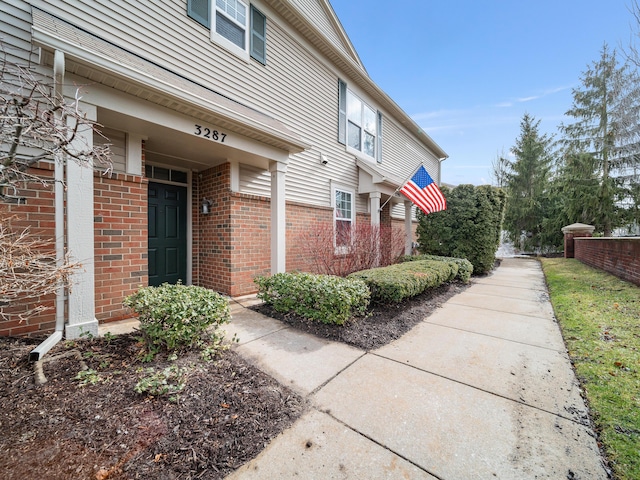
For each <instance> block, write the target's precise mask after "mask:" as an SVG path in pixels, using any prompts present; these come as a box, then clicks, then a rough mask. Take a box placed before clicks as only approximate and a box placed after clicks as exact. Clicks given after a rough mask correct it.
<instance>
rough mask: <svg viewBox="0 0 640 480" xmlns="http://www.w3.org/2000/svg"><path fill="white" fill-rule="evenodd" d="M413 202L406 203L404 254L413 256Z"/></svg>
mask: <svg viewBox="0 0 640 480" xmlns="http://www.w3.org/2000/svg"><path fill="white" fill-rule="evenodd" d="M411 205H412V204H411V202H408V201H406V202H404V233H405V242H404V254H405V255H411V253H413V231H412V229H411V226H412V224H411Z"/></svg>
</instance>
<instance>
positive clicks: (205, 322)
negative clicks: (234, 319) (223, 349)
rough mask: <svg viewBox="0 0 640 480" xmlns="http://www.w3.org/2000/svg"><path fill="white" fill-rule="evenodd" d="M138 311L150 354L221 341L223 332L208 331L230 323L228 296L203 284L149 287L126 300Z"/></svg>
mask: <svg viewBox="0 0 640 480" xmlns="http://www.w3.org/2000/svg"><path fill="white" fill-rule="evenodd" d="M124 305H125V306H126V307H129V308H131V309H132V310H133V311H134V312H135V313H137V314H138V319H139V320H140V331H141V332H142V336H143V339H144V340H145V342H146V343H147V346H148V348H149V353H150V358H152V357H153V355H155V354H156V353H158V352H159V351H161V350H168V351H172V350H177V349H180V348H184V347H192V346H203V345H204V344H209V345H210V344H211V342H214V344H218V345H219V344H221V340H222V337H223V333H220V332H217V331H216V330H215V329H214V330H213V331H207V330H208V329H209V327H210V326H212V325H215V326H216V327H217V326H219V325H222V324H224V323H228V322H229V320H230V318H231V314H230V309H229V303H228V302H227V299H226V298H225V297H223V296H222V295H220V294H219V293H216V292H213V291H211V290H208V289H206V288H203V287H196V286H186V285H182V284H177V285H170V284H168V283H164V284H162V285H161V286H159V287H145V288H141V289H140V290H138V291H137V292H136V293H134V294H133V295H130V296H128V297H127V298H126V299H125V300H124Z"/></svg>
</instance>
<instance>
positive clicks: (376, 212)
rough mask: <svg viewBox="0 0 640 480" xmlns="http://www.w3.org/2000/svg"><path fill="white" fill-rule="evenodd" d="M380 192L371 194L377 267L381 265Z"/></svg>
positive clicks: (370, 204) (370, 205) (372, 225)
mask: <svg viewBox="0 0 640 480" xmlns="http://www.w3.org/2000/svg"><path fill="white" fill-rule="evenodd" d="M381 197H382V194H381V193H380V192H371V193H369V210H370V211H371V231H372V232H373V234H374V235H373V245H372V246H371V248H373V252H374V255H375V262H374V264H375V266H376V267H377V266H379V265H380V257H381V255H380V253H381V252H380V247H381V245H380V233H381V232H380V213H381V212H380V198H381Z"/></svg>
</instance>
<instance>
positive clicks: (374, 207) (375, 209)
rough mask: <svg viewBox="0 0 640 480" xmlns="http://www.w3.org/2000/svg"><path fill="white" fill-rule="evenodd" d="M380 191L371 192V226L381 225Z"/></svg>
mask: <svg viewBox="0 0 640 480" xmlns="http://www.w3.org/2000/svg"><path fill="white" fill-rule="evenodd" d="M380 198H382V194H381V193H380V192H371V193H370V194H369V210H370V211H371V226H372V227H376V226H378V227H379V226H380Z"/></svg>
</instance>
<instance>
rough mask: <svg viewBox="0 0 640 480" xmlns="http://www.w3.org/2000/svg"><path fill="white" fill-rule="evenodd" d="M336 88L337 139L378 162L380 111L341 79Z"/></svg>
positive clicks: (380, 157) (379, 155)
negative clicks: (337, 89) (337, 109)
mask: <svg viewBox="0 0 640 480" xmlns="http://www.w3.org/2000/svg"><path fill="white" fill-rule="evenodd" d="M338 88H339V91H338V97H339V98H338V103H339V111H338V141H339V142H340V143H342V144H344V145H346V146H347V148H348V149H353V150H356V151H358V152H360V153H362V154H364V155H365V156H367V157H370V158H372V159H375V160H376V161H377V162H378V163H380V162H381V161H382V113H380V112H376V111H375V110H374V109H373V108H371V107H370V106H369V105H367V104H366V103H365V102H364V101H363V100H362V99H361V98H360V97H358V96H357V95H356V94H355V93H353V92H352V91H351V90H349V89H348V88H347V84H346V83H345V82H343V81H342V80H339V81H338Z"/></svg>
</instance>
